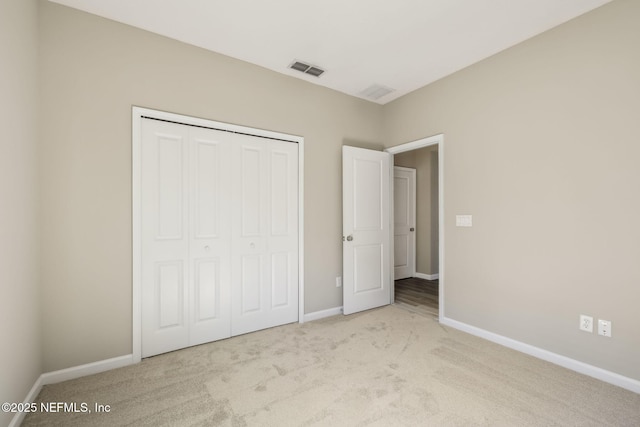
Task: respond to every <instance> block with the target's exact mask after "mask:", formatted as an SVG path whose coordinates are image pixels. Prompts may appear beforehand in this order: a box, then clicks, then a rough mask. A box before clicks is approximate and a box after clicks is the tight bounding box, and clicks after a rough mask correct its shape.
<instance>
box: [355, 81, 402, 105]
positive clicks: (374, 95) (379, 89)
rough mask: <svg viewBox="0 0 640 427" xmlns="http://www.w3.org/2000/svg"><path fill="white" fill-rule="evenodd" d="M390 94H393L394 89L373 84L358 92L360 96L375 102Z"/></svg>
mask: <svg viewBox="0 0 640 427" xmlns="http://www.w3.org/2000/svg"><path fill="white" fill-rule="evenodd" d="M391 92H395V89H391V88H390V87H386V86H382V85H379V84H373V85H371V86H369V87H368V88H366V89H365V90H363V91H362V92H360V95H361V96H364V97H365V98H368V99H372V100H374V101H375V100H378V99H380V98H382V97H383V96H385V95H388V94H390V93H391Z"/></svg>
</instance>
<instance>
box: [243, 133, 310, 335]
mask: <svg viewBox="0 0 640 427" xmlns="http://www.w3.org/2000/svg"><path fill="white" fill-rule="evenodd" d="M232 136H233V156H232V159H233V162H232V164H233V169H234V172H233V176H234V180H233V186H232V188H233V198H234V199H233V203H232V206H233V207H234V210H233V215H232V216H233V219H232V222H233V248H232V251H233V254H234V257H233V266H232V271H233V289H232V302H233V309H232V320H231V325H232V328H231V329H232V335H239V334H244V333H247V332H251V331H256V330H259V329H264V328H270V327H272V326H277V325H282V324H285V323H291V322H295V321H297V320H298V185H297V183H298V145H297V144H294V143H290V142H284V141H276V140H266V139H262V138H257V137H251V136H247V135H240V134H234V135H232Z"/></svg>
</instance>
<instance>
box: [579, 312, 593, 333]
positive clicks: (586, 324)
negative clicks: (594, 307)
mask: <svg viewBox="0 0 640 427" xmlns="http://www.w3.org/2000/svg"><path fill="white" fill-rule="evenodd" d="M580 330H581V331H585V332H593V317H591V316H586V315H584V314H581V315H580Z"/></svg>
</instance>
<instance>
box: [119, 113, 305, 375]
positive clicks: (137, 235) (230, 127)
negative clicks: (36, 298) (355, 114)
mask: <svg viewBox="0 0 640 427" xmlns="http://www.w3.org/2000/svg"><path fill="white" fill-rule="evenodd" d="M131 115H132V116H131V129H132V135H131V159H132V165H131V166H132V200H131V202H132V234H133V241H132V246H133V248H132V249H133V259H132V269H133V277H132V303H133V304H132V325H133V330H132V355H133V363H138V362H140V360H141V359H142V292H141V288H142V284H141V266H142V262H141V253H142V251H141V239H142V234H141V206H140V202H141V200H140V192H141V162H142V153H141V151H142V150H141V147H142V130H141V127H142V126H141V122H142V118H143V117H149V118H153V119H157V120H165V121H169V122H175V123H180V124H185V125H190V126H200V127H206V128H213V129H218V130H223V131H228V132H236V133H242V134H249V135H253V136H258V137H264V138H271V139H278V140H284V141H290V142H295V143H297V144H298V322H299V323H303V322H304V138H303V137H300V136H295V135H288V134H284V133H279V132H272V131H267V130H262V129H255V128H249V127H246V126H239V125H234V124H229V123H222V122H216V121H213V120H207V119H201V118H196V117H190V116H185V115H181V114H175V113H169V112H165V111H159V110H152V109H148V108H142V107H135V106H134V107H132V113H131Z"/></svg>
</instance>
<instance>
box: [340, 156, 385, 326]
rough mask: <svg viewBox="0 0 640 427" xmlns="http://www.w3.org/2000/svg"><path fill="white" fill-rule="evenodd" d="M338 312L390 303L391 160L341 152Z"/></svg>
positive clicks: (345, 312) (360, 309)
mask: <svg viewBox="0 0 640 427" xmlns="http://www.w3.org/2000/svg"><path fill="white" fill-rule="evenodd" d="M342 149H343V150H342V153H343V157H342V162H343V163H342V164H343V178H342V179H343V181H342V182H343V235H344V244H343V278H344V283H343V300H344V301H343V312H344V314H351V313H355V312H358V311H362V310H367V309H370V308H374V307H379V306H382V305H386V304H390V303H391V274H390V272H389V264H390V253H389V248H390V245H391V242H390V230H391V229H390V223H389V221H390V203H389V202H390V200H389V197H390V157H391V156H390V155H389V154H388V153H385V152H381V151H373V150H365V149H361V148H355V147H348V146H344V147H342Z"/></svg>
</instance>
